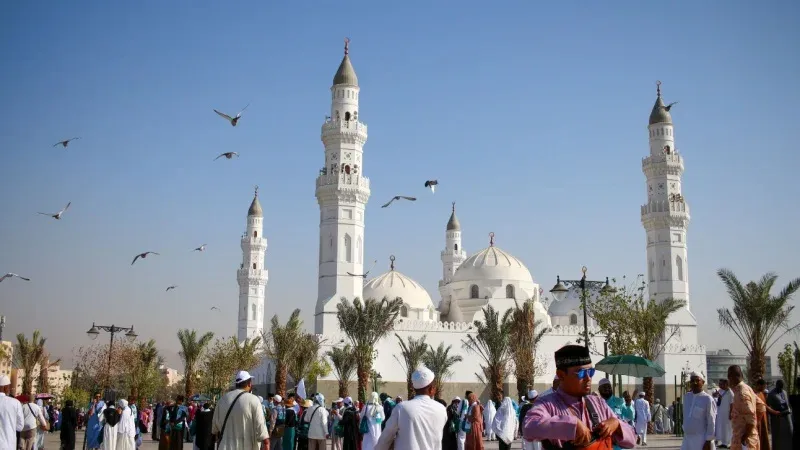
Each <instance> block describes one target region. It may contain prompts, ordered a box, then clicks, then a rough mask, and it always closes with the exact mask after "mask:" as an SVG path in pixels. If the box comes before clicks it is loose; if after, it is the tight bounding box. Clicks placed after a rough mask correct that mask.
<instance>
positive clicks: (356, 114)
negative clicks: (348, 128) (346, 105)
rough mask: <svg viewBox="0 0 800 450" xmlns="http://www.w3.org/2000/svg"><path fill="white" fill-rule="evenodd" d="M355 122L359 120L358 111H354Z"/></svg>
mask: <svg viewBox="0 0 800 450" xmlns="http://www.w3.org/2000/svg"><path fill="white" fill-rule="evenodd" d="M353 120H358V111H353Z"/></svg>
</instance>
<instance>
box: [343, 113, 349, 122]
mask: <svg viewBox="0 0 800 450" xmlns="http://www.w3.org/2000/svg"><path fill="white" fill-rule="evenodd" d="M344 120H346V121H349V120H350V111H347V112H346V113H344Z"/></svg>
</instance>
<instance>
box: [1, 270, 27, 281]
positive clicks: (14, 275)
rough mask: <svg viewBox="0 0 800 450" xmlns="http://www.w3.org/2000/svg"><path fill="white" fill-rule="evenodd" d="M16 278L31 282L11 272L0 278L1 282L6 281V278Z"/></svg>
mask: <svg viewBox="0 0 800 450" xmlns="http://www.w3.org/2000/svg"><path fill="white" fill-rule="evenodd" d="M14 277H17V278H19V279H20V280H25V281H31V279H30V278H25V277H22V276H19V275H17V274H15V273H11V272H9V273H7V274H5V275H3V276H2V277H0V281H3V280H5V279H6V278H14Z"/></svg>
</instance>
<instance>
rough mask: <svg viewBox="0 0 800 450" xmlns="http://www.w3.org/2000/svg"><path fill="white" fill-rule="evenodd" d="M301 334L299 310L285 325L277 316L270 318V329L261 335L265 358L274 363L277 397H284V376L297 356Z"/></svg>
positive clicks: (301, 323)
mask: <svg viewBox="0 0 800 450" xmlns="http://www.w3.org/2000/svg"><path fill="white" fill-rule="evenodd" d="M303 334H304V333H303V321H302V320H301V319H300V310H299V309H295V310H294V311H292V314H291V315H290V316H289V320H287V321H286V324H285V325H283V324H281V322H280V319H279V318H278V315H277V314H276V315H274V316H272V320H271V321H270V329H269V331H266V332H264V334H263V338H264V347H265V353H266V356H267V357H268V358H269V359H271V360H272V361H274V362H275V393H277V394H278V395H286V375H287V373H288V371H289V365H290V364H292V361H293V360H294V359H295V357H296V355H297V354H298V350H299V346H300V343H301V338H302V336H303ZM297 381H298V382H299V380H297Z"/></svg>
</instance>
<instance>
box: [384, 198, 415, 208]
mask: <svg viewBox="0 0 800 450" xmlns="http://www.w3.org/2000/svg"><path fill="white" fill-rule="evenodd" d="M400 199H403V200H410V201H412V202H415V201H417V198H416V197H406V196H405V195H395V196H394V197H393V198H392V199H391V200H389V202H388V203H386V204H385V205H383V206H381V208H386V207H387V206H389V205H391V204H392V202H393V201H395V200H400Z"/></svg>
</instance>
